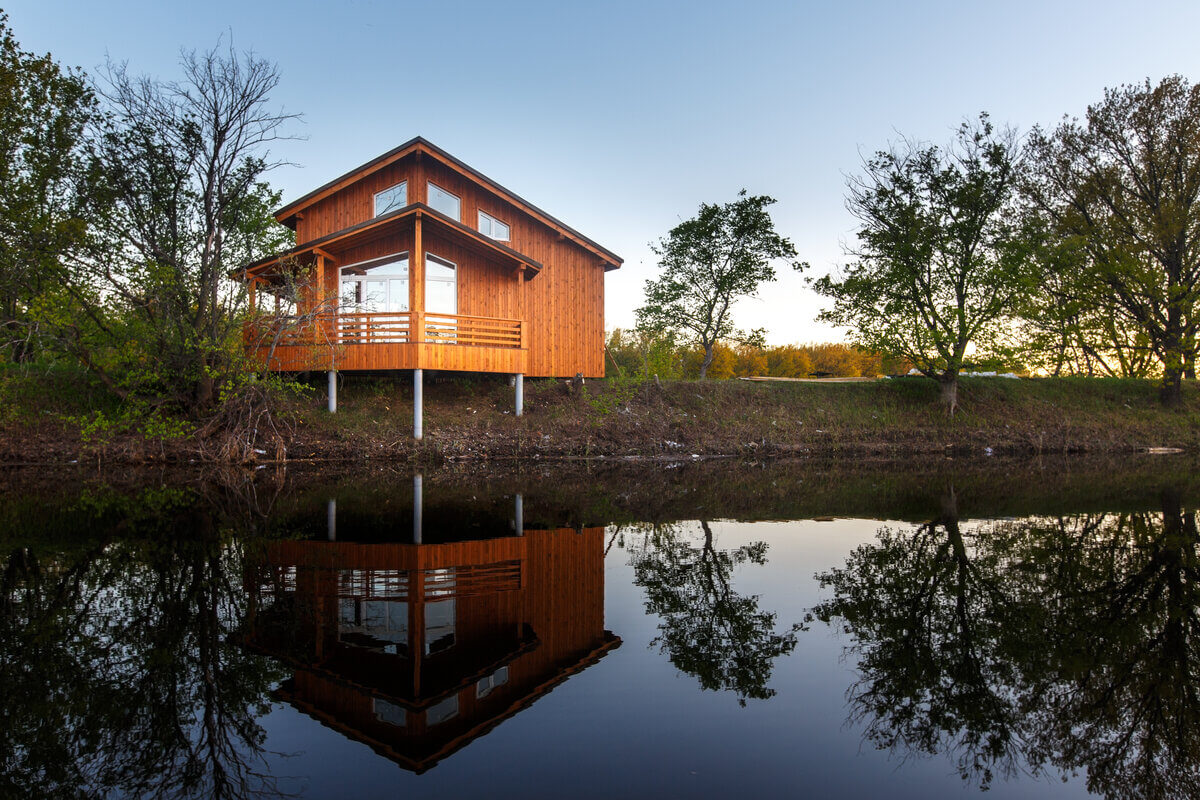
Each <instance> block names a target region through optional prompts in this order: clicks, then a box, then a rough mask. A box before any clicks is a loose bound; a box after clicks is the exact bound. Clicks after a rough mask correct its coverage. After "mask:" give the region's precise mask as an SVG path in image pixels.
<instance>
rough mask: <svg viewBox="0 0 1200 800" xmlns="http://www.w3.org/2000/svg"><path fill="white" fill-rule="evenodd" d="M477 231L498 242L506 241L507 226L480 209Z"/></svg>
mask: <svg viewBox="0 0 1200 800" xmlns="http://www.w3.org/2000/svg"><path fill="white" fill-rule="evenodd" d="M479 232H480V233H482V234H483V235H484V236H490V237H492V238H493V239H495V240H497V241H500V242H507V241H508V226H507V225H505V224H504V223H503V222H501V221H500V220H498V219H496V218H495V217H493V216H492V215H491V214H485V213H484V212H482V211H480V212H479Z"/></svg>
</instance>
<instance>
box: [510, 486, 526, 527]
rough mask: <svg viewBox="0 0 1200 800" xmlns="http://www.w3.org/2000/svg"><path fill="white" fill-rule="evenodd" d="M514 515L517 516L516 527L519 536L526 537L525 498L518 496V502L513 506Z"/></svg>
mask: <svg viewBox="0 0 1200 800" xmlns="http://www.w3.org/2000/svg"><path fill="white" fill-rule="evenodd" d="M513 513H514V514H515V515H516V520H515V523H516V524H515V526H514V527H516V529H517V536H524V535H525V498H524V497H522V496H521V495H517V500H516V502H515V503H514V504H513Z"/></svg>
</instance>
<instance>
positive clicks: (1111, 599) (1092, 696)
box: [814, 490, 1200, 798]
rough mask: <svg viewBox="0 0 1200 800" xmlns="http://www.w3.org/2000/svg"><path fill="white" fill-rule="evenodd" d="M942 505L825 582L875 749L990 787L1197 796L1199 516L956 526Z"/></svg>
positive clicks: (1171, 510)
mask: <svg viewBox="0 0 1200 800" xmlns="http://www.w3.org/2000/svg"><path fill="white" fill-rule="evenodd" d="M944 505H945V508H944V509H943V513H942V514H941V515H939V516H938V517H937V518H936V519H934V520H931V521H930V522H928V523H926V524H924V525H920V526H918V527H917V528H916V530H911V529H906V528H897V527H885V528H882V529H881V530H880V531H879V533H878V537H877V539H876V541H875V542H873V543H871V544H867V545H863V546H861V547H859V548H857V549H856V550H855V551H854V553H853V554H852V555H851V556H850V558H849V559H848V561H847V563H846V565H845V566H844V567H842V568H838V569H834V570H831V571H829V572H827V573H824V574H821V575H819V576H818V578H819V579H820V581H821V583H822V585H823V586H824V587H826V588H830V589H832V590H833V596H832V598H831V599H829V600H827V601H826V602H824V603H822V604H821V605H819V606H818V607H817V608H816V609H814V614H815V616H816V617H818V618H819V619H822V620H823V621H825V622H827V623H831V624H832V623H834V621H835V620H836V621H838V624H841V625H844V629H845V631H846V632H847V633H848V634H850V636H851V637H852V639H853V641H852V644H850V645H849V647H848V650H849V651H850V653H851V654H852V655H854V656H855V657H856V658H857V660H858V669H859V676H860V677H859V680H858V681H857V682H856V683H855V684H854V685H853V686H852V687H851V688H850V690H849V692H848V696H849V700H850V704H851V707H852V712H851V714H852V718H853V719H854V720H856V721H859V722H861V723H863V724H864V725H865V735H866V736H867V737H868V739H870V740H871V741H873V742H874V743H875V744H876V745H878V746H879V747H882V748H891V749H894V750H895V751H897V752H899V753H902V754H905V755H907V754H913V753H926V754H933V753H936V752H939V751H941V752H946V753H949V754H951V756H952V757H953V758H954V759H956V761H957V765H958V768H959V770H960V772H961V773H962V775H963V777H964V779H969V780H978V781H979V782H980V783H981V784H982V785H983V786H986V785H987V784H988V783H989V782H990V781H991V780H992V778H993V776H994V775H995V774H1002V775H1006V774H1010V773H1012V772H1014V771H1016V770H1018V769H1019V768H1021V765H1024V766H1025V768H1027V769H1029V770H1030V771H1032V772H1035V773H1041V772H1045V771H1047V770H1048V769H1051V768H1052V769H1054V770H1056V771H1058V772H1061V773H1063V774H1069V773H1074V772H1083V773H1085V774H1086V776H1087V785H1088V789H1089V790H1090V791H1092V792H1095V793H1097V794H1100V795H1103V796H1106V797H1139V798H1176V797H1196V796H1200V766H1198V765H1200V695H1198V689H1200V620H1198V618H1197V608H1198V607H1200V584H1198V578H1200V575H1198V568H1200V534H1198V532H1197V525H1196V512H1195V510H1194V509H1186V508H1185V507H1184V505H1183V503H1182V502H1181V499H1180V494H1179V493H1178V492H1174V491H1169V490H1168V491H1164V492H1163V493H1162V494H1161V502H1160V510H1159V511H1158V512H1154V513H1150V512H1146V513H1120V514H1080V515H1074V516H1068V517H1058V518H1032V519H1024V520H1016V521H1002V522H990V523H978V524H972V525H969V526H967V525H960V523H959V520H958V515H957V513H956V512H955V503H954V496H953V492H952V491H950V492H948V493H947V496H946V502H945V503H944Z"/></svg>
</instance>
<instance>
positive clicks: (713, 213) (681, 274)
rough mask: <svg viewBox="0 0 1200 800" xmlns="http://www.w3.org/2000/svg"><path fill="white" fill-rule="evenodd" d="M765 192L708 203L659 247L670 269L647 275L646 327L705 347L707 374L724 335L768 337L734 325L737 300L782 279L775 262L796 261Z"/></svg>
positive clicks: (641, 313)
mask: <svg viewBox="0 0 1200 800" xmlns="http://www.w3.org/2000/svg"><path fill="white" fill-rule="evenodd" d="M774 202H775V200H774V198H771V197H767V196H765V195H758V196H753V197H751V196H747V194H746V191H745V190H744V189H743V190H742V191H741V192H740V193H739V194H738V199H737V200H736V201H734V202H732V203H726V204H724V205H710V204H708V203H702V204H701V205H700V211H699V213H697V215H696V216H695V217H693V218H692V219H689V220H685V221H683V222H681V223H679V224H678V225H676V226H675V227H674V228H672V229H671V230H670V232H669V233H668V234H667V236H666V238H664V239H661V240H659V242H658V243H657V244H654V245H651V246H652V248H653V249H654V253H655V255H657V256H658V258H659V266H661V267H662V275H660V276H659V278H658V279H657V280H650V281H646V303H645V305H643V306H642V307H641V308H639V309H638V310H637V321H638V327H639V328H642V329H645V330H649V331H654V332H656V333H659V334H663V333H667V332H669V333H671V334H674V335H676V336H678V337H679V339H680V340H681V341H683V342H686V343H691V344H695V345H696V346H698V347H700V348H702V349H703V350H704V359H703V361H702V362H701V365H700V378H701V379H703V378H704V377H706V375H707V373H708V368H709V366H710V365H711V364H712V360H713V346H714V345H715V344H716V343H717V342H718V341H720V340H722V339H737V340H742V341H747V342H758V343H760V344H761V342H762V340H763V331H761V330H758V331H751V332H750V333H742V332H739V331H737V330H735V328H734V325H733V317H732V310H733V308H732V307H733V304H734V302H735V301H737V300H738V299H740V298H743V297H750V296H752V295H754V293H755V292H757V291H758V287H759V285H760V284H762V283H764V282H767V281H773V280H775V269H774V267H773V266H772V262H773V261H777V260H781V259H782V260H788V261H789V262H790V263H791V264H792V266H793V267H794V268H797V269H798V268H799V267H800V265H799V264H797V263H796V262H795V261H794V259H795V256H796V248H795V247H793V246H792V243H791V242H790V241H788V240H787V239H786V238H784V237H782V236H780V235H779V234H778V233H776V232H775V223H774V221H773V220H772V219H771V215H770V214H769V213H768V212H767V206H770V205H772V204H773V203H774Z"/></svg>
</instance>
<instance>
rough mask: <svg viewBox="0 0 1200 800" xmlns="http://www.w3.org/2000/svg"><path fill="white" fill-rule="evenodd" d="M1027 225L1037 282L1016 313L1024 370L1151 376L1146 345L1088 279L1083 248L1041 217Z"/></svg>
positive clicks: (1151, 357)
mask: <svg viewBox="0 0 1200 800" xmlns="http://www.w3.org/2000/svg"><path fill="white" fill-rule="evenodd" d="M1028 222H1029V225H1028V227H1027V231H1028V235H1029V243H1030V257H1031V258H1032V259H1033V260H1034V261H1036V263H1037V265H1038V266H1037V268H1036V270H1035V271H1036V273H1037V274H1038V275H1039V276H1040V278H1041V280H1040V281H1039V282H1038V284H1037V285H1036V286H1035V287H1033V290H1032V291H1031V292H1030V294H1029V295H1028V296H1027V297H1025V298H1023V302H1022V303H1021V305H1020V310H1019V312H1018V316H1019V317H1020V320H1019V323H1018V327H1017V335H1018V338H1019V348H1020V354H1021V357H1022V359H1023V360H1024V361H1025V363H1026V365H1027V366H1029V367H1030V368H1035V369H1039V368H1040V369H1042V370H1044V371H1045V372H1047V373H1049V374H1051V375H1054V376H1058V375H1063V374H1067V375H1086V376H1088V377H1092V376H1094V375H1107V376H1109V377H1114V378H1146V377H1150V375H1151V374H1152V373H1153V372H1154V371H1155V369H1156V360H1155V358H1154V354H1153V352H1152V351H1151V349H1150V347H1149V340H1148V339H1147V337H1146V335H1145V334H1144V333H1142V332H1141V330H1140V329H1139V327H1138V326H1136V325H1134V324H1132V323H1130V321H1129V319H1128V317H1126V316H1125V315H1124V314H1122V313H1121V311H1120V309H1119V308H1116V307H1115V306H1114V304H1113V302H1112V298H1111V295H1110V293H1109V292H1107V291H1106V290H1104V289H1102V288H1101V287H1098V286H1097V285H1096V282H1095V281H1094V280H1092V278H1091V276H1090V274H1089V273H1090V270H1091V264H1090V261H1089V257H1088V253H1087V250H1086V248H1084V247H1082V246H1081V245H1080V243H1079V240H1078V239H1077V238H1076V237H1071V236H1063V235H1062V234H1061V233H1059V232H1058V231H1056V230H1055V228H1054V226H1053V225H1052V224H1049V223H1048V222H1047V221H1046V220H1045V218H1044V216H1041V217H1040V218H1039V215H1032V216H1031V217H1030V218H1029V220H1028Z"/></svg>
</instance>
